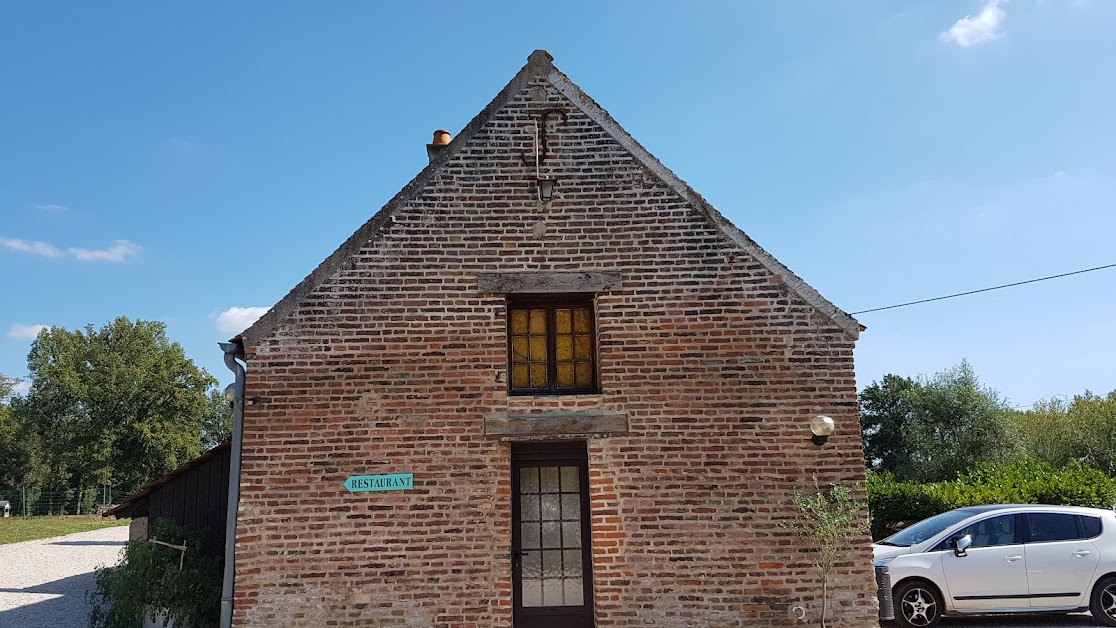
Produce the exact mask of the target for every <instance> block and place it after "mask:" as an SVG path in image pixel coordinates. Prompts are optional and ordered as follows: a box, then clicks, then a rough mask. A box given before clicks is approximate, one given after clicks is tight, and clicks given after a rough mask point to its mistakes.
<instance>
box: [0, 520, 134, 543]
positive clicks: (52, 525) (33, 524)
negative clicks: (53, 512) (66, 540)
mask: <svg viewBox="0 0 1116 628" xmlns="http://www.w3.org/2000/svg"><path fill="white" fill-rule="evenodd" d="M128 523H129V520H128V519H119V520H118V519H112V518H105V517H102V516H100V515H65V516H56V517H27V518H26V519H25V518H23V517H7V518H3V517H0V545H3V544H5V543H19V542H20V541H33V540H35V539H48V538H50V537H52V536H62V535H64V534H73V533H74V532H88V531H90V530H100V529H101V528H111V527H114V526H122V525H128Z"/></svg>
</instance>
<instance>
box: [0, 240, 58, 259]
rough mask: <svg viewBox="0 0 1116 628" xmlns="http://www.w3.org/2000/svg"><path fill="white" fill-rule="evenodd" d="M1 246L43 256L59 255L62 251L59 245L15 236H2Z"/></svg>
mask: <svg viewBox="0 0 1116 628" xmlns="http://www.w3.org/2000/svg"><path fill="white" fill-rule="evenodd" d="M0 246H3V247H4V248H6V249H11V250H13V251H19V252H20V253H27V254H30V255H39V256H41V257H58V256H59V255H61V254H62V251H60V250H58V247H56V246H54V245H53V244H48V243H46V242H38V241H32V240H17V239H15V238H0Z"/></svg>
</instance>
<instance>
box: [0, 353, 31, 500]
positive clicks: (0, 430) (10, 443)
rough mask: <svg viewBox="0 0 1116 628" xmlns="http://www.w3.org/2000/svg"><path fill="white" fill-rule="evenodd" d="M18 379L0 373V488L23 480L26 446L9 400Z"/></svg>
mask: <svg viewBox="0 0 1116 628" xmlns="http://www.w3.org/2000/svg"><path fill="white" fill-rule="evenodd" d="M17 384H19V380H18V379H13V378H11V377H5V376H4V375H0V489H6V488H8V489H10V488H14V487H16V486H18V485H19V483H20V482H21V481H22V480H23V473H24V469H25V468H26V466H27V463H28V456H29V452H28V447H27V443H26V440H25V439H24V438H22V434H21V430H20V426H19V424H18V423H17V422H16V418H15V413H14V412H13V411H12V408H11V405H10V403H11V401H9V399H10V397H11V396H12V394H13V392H14V391H15V387H16V385H17Z"/></svg>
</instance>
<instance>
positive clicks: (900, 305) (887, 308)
mask: <svg viewBox="0 0 1116 628" xmlns="http://www.w3.org/2000/svg"><path fill="white" fill-rule="evenodd" d="M1105 268H1116V264H1107V265H1105V266H1097V267H1096V268H1086V269H1084V270H1075V271H1073V272H1070V273H1062V274H1060V275H1050V276H1049V277H1039V278H1038V279H1028V280H1027V281H1017V282H1015V283H1006V284H1004V285H1002V286H992V287H991V288H981V289H980V290H970V291H968V292H958V293H957V294H947V295H945V296H944V297H934V298H933V299H922V300H921V301H911V302H910V303H899V304H897V305H889V306H887V307H877V308H874V309H871V310H861V311H859V312H852V314H853V315H854V316H855V315H857V314H867V313H869V312H879V311H881V310H893V309H895V308H897V307H907V306H908V305H918V304H919V303H929V302H931V301H941V300H942V299H952V298H954V297H963V296H966V295H970V294H977V293H979V292H989V291H991V290H999V289H1001V288H1011V287H1012V286H1022V285H1023V284H1028V283H1035V282H1038V281H1047V280H1048V279H1057V278H1059V277H1069V276H1070V275H1080V274H1081V273H1091V272H1093V271H1094V270H1104V269H1105Z"/></svg>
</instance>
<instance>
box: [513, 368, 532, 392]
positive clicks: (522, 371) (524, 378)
mask: <svg viewBox="0 0 1116 628" xmlns="http://www.w3.org/2000/svg"><path fill="white" fill-rule="evenodd" d="M530 381H531V380H530V378H529V377H528V370H527V365H526V364H516V365H515V366H513V367H512V388H527V385H528V384H529V383H530Z"/></svg>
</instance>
